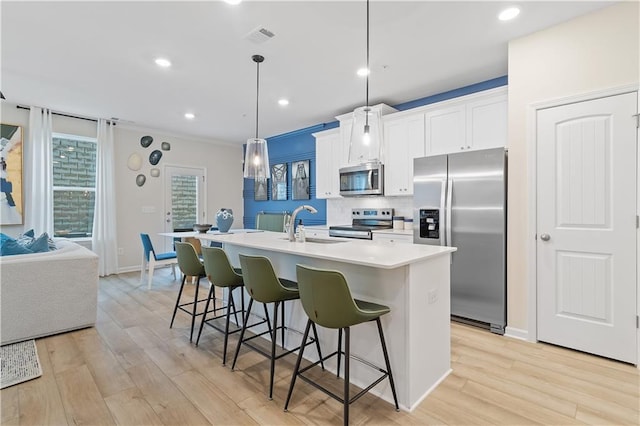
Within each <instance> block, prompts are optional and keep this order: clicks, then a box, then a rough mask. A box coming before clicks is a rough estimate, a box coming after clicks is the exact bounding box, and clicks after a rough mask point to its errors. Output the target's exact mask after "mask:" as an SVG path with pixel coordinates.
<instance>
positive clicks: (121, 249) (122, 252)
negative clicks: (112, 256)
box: [118, 247, 124, 256]
mask: <svg viewBox="0 0 640 426" xmlns="http://www.w3.org/2000/svg"><path fill="white" fill-rule="evenodd" d="M122 255H124V249H123V248H122V247H118V256H122Z"/></svg>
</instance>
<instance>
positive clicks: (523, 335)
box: [504, 326, 531, 342]
mask: <svg viewBox="0 0 640 426" xmlns="http://www.w3.org/2000/svg"><path fill="white" fill-rule="evenodd" d="M504 335H505V336H506V337H511V338H512V339H518V340H526V341H527V342H530V341H531V340H529V332H528V331H527V330H522V329H520V328H514V327H509V326H507V327H506V328H505V329H504Z"/></svg>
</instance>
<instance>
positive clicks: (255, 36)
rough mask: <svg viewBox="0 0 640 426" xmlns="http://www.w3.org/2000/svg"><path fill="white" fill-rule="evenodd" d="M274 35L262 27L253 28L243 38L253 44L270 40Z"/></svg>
mask: <svg viewBox="0 0 640 426" xmlns="http://www.w3.org/2000/svg"><path fill="white" fill-rule="evenodd" d="M274 36H275V34H274V33H273V32H271V31H269V30H268V29H266V28H264V27H257V28H254V29H253V30H252V31H251V32H250V33H249V34H247V35H246V36H245V37H244V38H246V39H247V40H250V41H252V42H254V43H258V44H259V43H264V42H265V41H268V40H271V39H272V38H273V37H274Z"/></svg>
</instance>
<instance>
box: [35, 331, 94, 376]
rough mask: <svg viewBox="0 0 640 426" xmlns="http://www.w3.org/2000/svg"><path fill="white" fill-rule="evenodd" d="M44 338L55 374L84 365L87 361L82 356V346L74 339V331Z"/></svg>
mask: <svg viewBox="0 0 640 426" xmlns="http://www.w3.org/2000/svg"><path fill="white" fill-rule="evenodd" d="M43 340H44V343H45V345H46V348H47V349H46V350H47V352H48V354H49V359H50V360H51V366H52V367H53V372H54V374H59V373H62V372H64V371H65V370H68V369H76V368H78V367H80V366H82V365H84V363H85V361H84V359H83V357H82V352H80V348H78V345H76V342H75V341H74V340H73V333H64V334H56V335H55V336H50V337H47V338H45V339H43Z"/></svg>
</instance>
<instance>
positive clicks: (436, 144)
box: [424, 104, 467, 155]
mask: <svg viewBox="0 0 640 426" xmlns="http://www.w3.org/2000/svg"><path fill="white" fill-rule="evenodd" d="M424 118H425V124H426V133H425V147H426V152H427V155H438V154H448V153H450V152H454V151H457V150H463V149H465V147H466V145H467V143H466V139H467V133H466V108H465V105H464V104H462V105H455V106H451V107H449V108H443V109H436V110H434V111H430V112H427V113H426V114H425V115H424Z"/></svg>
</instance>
